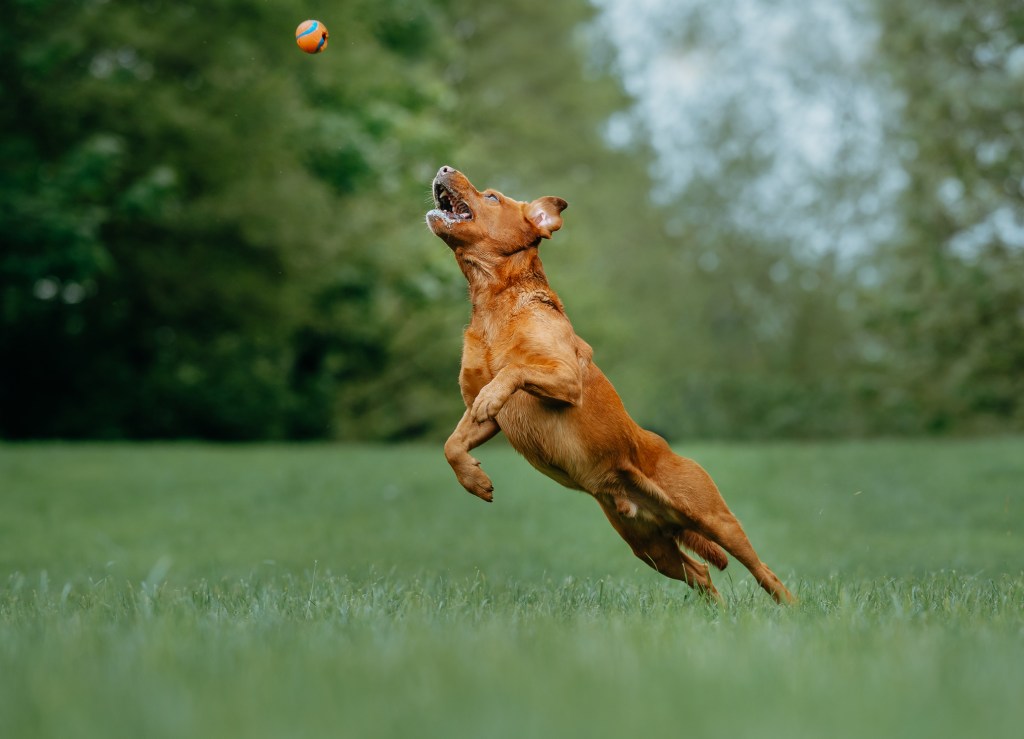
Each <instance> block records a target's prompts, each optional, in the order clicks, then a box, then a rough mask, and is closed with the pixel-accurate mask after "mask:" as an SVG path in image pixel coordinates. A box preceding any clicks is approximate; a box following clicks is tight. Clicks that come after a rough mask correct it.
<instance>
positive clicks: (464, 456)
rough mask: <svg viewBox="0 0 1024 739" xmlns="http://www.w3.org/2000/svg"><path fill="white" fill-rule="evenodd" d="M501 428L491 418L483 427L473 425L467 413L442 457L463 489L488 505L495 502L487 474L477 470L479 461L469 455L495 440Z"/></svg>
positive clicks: (445, 445) (448, 442) (478, 424)
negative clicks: (490, 440) (492, 439)
mask: <svg viewBox="0 0 1024 739" xmlns="http://www.w3.org/2000/svg"><path fill="white" fill-rule="evenodd" d="M500 430H501V428H500V427H499V426H498V422H497V421H495V420H494V419H493V418H492V419H489V420H487V421H484V422H483V423H477V422H476V421H474V420H473V419H472V418H471V417H470V414H469V411H468V410H467V411H466V412H465V413H464V414H463V415H462V420H461V421H459V424H458V425H457V426H456V427H455V430H454V431H452V434H451V436H449V437H448V441H446V442H445V443H444V456H445V459H447V460H448V464H450V465H451V466H452V470H454V472H455V477H456V478H457V479H458V481H459V483H460V484H461V485H462V487H464V488H466V490H468V491H469V492H471V493H472V494H473V495H475V496H476V497H478V498H482V499H483V500H486V501H487V502H488V503H490V502H491V501H493V500H494V485H493V484H492V483H491V478H489V477H488V476H487V473H486V472H484V471H483V470H482V469H480V462H479V460H477V459H475V458H474V457H473V455H471V454H470V453H469V451H470V450H471V449H476V448H477V447H478V446H480V445H481V444H483V443H484V442H485V441H487V440H489V439H491V438H493V437H494V435H495V434H497V433H498V432H499V431H500Z"/></svg>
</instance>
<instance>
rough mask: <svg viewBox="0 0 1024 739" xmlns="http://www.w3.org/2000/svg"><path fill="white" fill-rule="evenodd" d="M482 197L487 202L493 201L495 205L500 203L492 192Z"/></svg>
mask: <svg viewBox="0 0 1024 739" xmlns="http://www.w3.org/2000/svg"><path fill="white" fill-rule="evenodd" d="M484 197H485V198H487V199H488V200H493V201H494V202H495V203H500V202H501V201H500V200H498V196H497V195H495V194H494V193H493V192H489V193H487V194H486V195H484Z"/></svg>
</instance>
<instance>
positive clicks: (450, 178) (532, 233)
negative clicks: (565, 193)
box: [427, 166, 568, 254]
mask: <svg viewBox="0 0 1024 739" xmlns="http://www.w3.org/2000/svg"><path fill="white" fill-rule="evenodd" d="M433 193H434V206H435V207H434V209H433V210H431V211H430V212H428V213H427V225H428V226H430V230H431V231H433V232H434V233H435V234H437V235H438V236H440V237H441V238H442V239H443V240H444V241H445V243H446V244H448V246H450V247H451V248H452V249H457V248H459V247H468V246H472V247H481V248H486V249H489V250H494V251H496V252H497V253H499V254H512V253H514V252H517V251H520V250H522V249H525V248H526V247H528V246H532V245H534V244H536V243H537V242H539V241H540V240H541V239H550V238H551V234H552V233H554V232H555V231H557V230H558V229H560V228H561V227H562V215H561V213H562V211H563V210H565V208H566V206H567V205H568V203H566V202H565V201H564V200H562V199H561V198H554V197H543V198H538V199H536V200H534V201H533V202H531V203H524V202H521V201H519V200H513V199H512V198H510V197H506V196H505V195H502V194H501V193H500V192H498V191H497V190H484V191H483V192H481V191H479V190H477V189H476V188H475V187H473V183H471V182H470V181H469V180H468V179H467V178H466V176H465V175H464V174H462V172H459V171H458V170H457V169H452V168H451V167H447V166H445V167H441V169H439V170H438V172H437V176H436V177H435V178H434V183H433Z"/></svg>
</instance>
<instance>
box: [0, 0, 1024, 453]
mask: <svg viewBox="0 0 1024 739" xmlns="http://www.w3.org/2000/svg"><path fill="white" fill-rule="evenodd" d="M607 4H608V3H607V2H603V3H601V5H607ZM690 5H694V3H690ZM0 7H2V11H3V18H4V22H3V24H2V28H0V69H2V70H3V73H2V77H0V131H2V133H0V234H2V242H3V245H2V251H0V356H2V357H3V360H2V362H0V435H3V436H4V437H7V438H33V437H65V438H168V437H175V438H176V437H195V438H213V439H286V438H287V439H303V438H324V437H329V438H341V439H385V440H400V439H409V438H415V437H422V436H429V437H432V438H436V437H438V436H439V435H442V434H444V432H445V430H446V429H447V428H448V427H450V426H451V425H452V424H453V423H454V421H455V419H456V418H457V417H458V414H459V402H460V400H459V396H458V393H457V392H456V391H455V387H454V382H455V377H456V372H457V361H458V345H459V340H460V330H461V327H462V325H463V324H464V323H465V321H466V313H467V306H466V304H465V297H464V287H463V285H462V278H461V275H460V274H459V273H458V271H457V269H456V268H455V266H454V264H453V263H452V261H451V257H450V255H449V254H448V252H447V250H446V249H445V248H444V246H443V244H441V242H439V241H438V240H436V239H435V238H433V237H432V236H431V235H430V234H429V233H427V231H426V229H425V228H424V226H423V212H424V211H425V210H426V208H427V199H428V183H429V180H430V178H431V176H432V174H433V172H434V171H436V168H437V167H438V166H439V165H440V164H442V163H449V164H452V165H455V166H458V167H459V168H461V169H463V170H464V171H466V172H467V173H469V175H470V176H471V177H472V178H473V179H474V181H476V182H477V183H478V184H481V185H482V184H483V183H486V184H487V185H491V186H495V187H498V188H500V189H503V190H505V191H507V192H508V193H509V194H511V195H513V196H517V197H520V198H529V197H534V196H537V195H541V194H557V195H560V196H562V197H565V198H566V199H567V200H568V201H569V202H570V204H571V207H570V210H569V211H567V214H566V219H567V220H566V228H565V229H564V230H563V231H562V232H560V233H559V234H558V235H557V237H556V238H555V239H554V240H553V241H552V242H551V243H550V244H545V249H544V252H545V259H546V264H547V268H548V272H549V276H550V277H551V279H552V281H553V283H554V285H555V287H556V288H557V289H558V290H559V291H560V293H561V294H562V297H563V298H564V300H565V302H566V303H567V306H568V308H569V311H570V315H571V317H572V318H573V320H574V322H575V324H576V326H577V329H578V330H579V331H580V332H581V333H582V334H583V335H584V336H585V337H587V338H588V340H589V341H590V342H591V343H593V344H594V345H595V347H596V350H597V359H598V361H599V363H600V364H601V365H602V367H603V368H604V369H605V370H606V372H607V373H608V374H609V375H610V376H611V378H612V379H613V381H614V382H616V384H617V386H618V387H619V389H620V391H621V392H622V394H623V395H624V397H625V399H626V402H627V405H628V406H629V407H630V409H631V410H632V411H633V412H634V414H635V415H636V416H637V417H638V420H640V421H641V422H642V423H644V424H647V425H650V426H653V427H655V428H657V429H658V430H659V431H661V432H662V433H665V434H667V435H669V436H670V437H675V438H681V437H705V438H706V437H716V436H718V437H734V438H735V437H769V436H771V437H778V436H801V437H810V436H843V435H845V436H849V435H857V436H864V435H872V434H879V433H888V434H892V433H921V432H956V433H971V432H992V431H1000V430H1020V429H1021V428H1024V406H1022V401H1021V399H1022V398H1024V247H1022V245H1021V244H1020V243H1018V241H1020V239H1019V234H1020V229H1021V221H1022V210H1024V204H1022V198H1024V195H1022V187H1024V186H1022V185H1021V182H1022V177H1024V116H1022V114H1021V111H1020V99H1021V93H1022V84H1024V82H1022V80H1024V52H1022V51H1021V49H1022V48H1024V46H1022V44H1024V10H1022V8H1021V5H1020V4H1019V3H1007V2H1004V1H1001V0H979V2H974V3H970V4H963V3H952V2H946V3H932V4H929V5H928V6H927V7H925V6H922V5H920V4H919V3H918V4H915V3H911V2H909V1H907V2H904V1H902V0H900V1H899V2H878V3H871V4H869V5H868V6H865V7H864V8H862V9H861V11H860V12H862V13H863V14H864V15H866V16H867V17H868V21H869V22H870V23H871V24H874V27H876V28H877V37H871V38H869V39H868V40H867V41H866V42H865V43H870V44H871V45H872V48H870V49H868V50H867V51H866V53H865V54H864V56H865V58H866V59H868V60H869V61H868V62H866V63H864V64H862V65H860V66H859V67H858V68H857V70H856V74H857V75H858V79H859V80H860V81H861V83H864V84H869V85H871V86H873V89H877V90H878V91H879V92H878V95H879V99H880V100H883V101H884V103H885V104H884V110H883V112H884V121H885V127H884V129H885V141H884V151H885V152H886V162H887V164H888V165H890V166H896V167H897V168H898V170H899V171H900V172H901V173H902V177H903V178H904V180H905V186H904V187H903V188H902V189H900V190H899V193H898V195H897V196H894V200H895V202H893V203H889V204H887V207H888V206H891V207H892V208H893V209H894V211H895V213H896V217H895V224H896V226H895V228H893V229H890V230H888V231H883V232H882V235H881V236H878V237H877V238H875V239H874V240H873V241H872V242H871V243H870V244H868V245H867V248H866V249H863V250H861V251H858V252H856V253H854V254H850V255H845V256H843V255H842V254H841V253H840V252H837V251H830V250H825V251H819V252H813V251H808V249H806V248H805V247H806V245H805V244H801V243H797V242H794V241H792V240H788V239H780V238H779V237H778V236H777V235H773V234H772V233H771V232H770V231H768V230H764V231H761V230H758V229H757V228H754V229H751V228H738V227H737V226H736V224H735V222H734V220H731V219H730V217H729V214H730V209H731V208H732V209H735V206H736V204H737V203H739V202H742V201H741V200H739V194H740V193H742V192H743V191H744V187H745V184H746V183H748V182H749V181H750V180H751V178H753V177H756V176H759V175H760V174H763V173H765V172H769V171H771V167H772V164H773V161H774V159H777V158H778V157H779V156H781V155H780V154H779V153H778V152H774V151H773V150H771V149H765V147H764V146H760V145H759V144H758V141H759V138H760V137H761V134H762V133H763V132H759V131H758V130H757V128H756V126H752V125H751V124H750V122H749V121H744V120H742V118H741V117H739V116H736V117H735V118H734V119H733V120H732V121H730V122H729V125H725V126H722V127H720V128H717V129H715V131H713V135H711V134H709V137H708V138H707V140H705V141H703V142H702V146H703V147H704V148H705V149H706V150H707V151H709V152H712V153H713V154H714V155H715V156H719V157H720V158H721V160H722V161H723V162H726V163H727V165H728V166H723V167H722V168H721V170H720V171H719V173H718V175H717V176H716V177H714V178H704V179H696V180H694V181H693V182H692V183H691V184H690V185H689V186H688V187H687V188H686V190H685V191H683V192H681V193H678V194H676V195H674V196H672V197H668V198H665V197H662V198H658V197H655V198H653V199H652V198H651V197H650V195H651V193H652V191H655V195H657V183H656V180H653V179H652V177H651V172H652V171H653V170H654V168H655V165H656V164H657V162H656V161H655V159H654V154H653V153H652V151H651V149H650V147H649V146H648V145H647V144H646V143H645V140H644V138H643V136H638V137H635V138H634V139H633V140H632V142H631V143H629V144H627V145H619V146H615V147H611V146H609V144H608V138H607V136H606V132H607V130H608V124H609V121H610V120H611V119H612V117H613V116H615V115H617V114H621V113H622V112H623V111H628V110H629V109H630V106H631V104H632V100H631V98H630V97H629V96H628V95H627V94H626V93H625V92H624V87H623V84H622V82H621V80H620V79H619V77H618V76H617V62H616V52H615V49H614V48H613V46H612V45H611V43H610V42H609V40H608V39H607V38H605V37H604V36H603V35H602V32H601V26H600V25H599V24H597V23H595V19H596V13H597V12H598V10H597V9H596V8H595V7H593V6H591V5H590V4H589V3H587V2H585V1H584V0H566V1H565V2H559V3H550V2H542V1H541V0H517V1H516V2H504V3H486V4H481V3H472V2H468V1H466V0H415V1H413V0H348V1H347V2H342V3H334V4H332V5H331V6H330V7H329V8H327V7H325V8H323V12H322V16H323V18H322V19H323V20H324V21H325V22H326V23H327V25H328V27H329V28H330V29H331V34H332V35H331V41H330V45H329V48H328V51H327V52H326V53H324V54H321V55H319V56H316V57H308V56H306V55H304V54H302V53H300V52H299V51H298V50H297V49H296V48H295V46H294V45H293V43H292V41H291V35H290V34H291V29H292V28H293V27H294V26H295V25H296V24H297V22H298V21H299V20H301V19H302V18H305V17H307V16H308V15H310V14H311V13H312V12H313V11H312V10H311V8H310V7H309V6H308V5H307V4H303V3H298V2H293V1H291V0H283V1H282V2H274V3H268V2H259V1H258V0H212V1H211V2H206V3H202V4H198V3H191V2H161V1H160V0H151V1H148V2H142V3H117V2H101V1H100V0H74V1H72V0H4V2H3V3H2V6H0ZM709 12H710V11H709ZM808 17H811V16H808ZM693 18H694V20H693V23H694V25H693V28H694V29H697V31H699V32H700V33H703V32H704V31H703V30H702V27H701V26H700V25H699V24H698V21H700V20H701V16H699V15H695V16H694V17H693ZM683 31H685V29H683ZM698 35H700V34H699V33H696V35H695V34H694V33H690V34H689V35H688V34H687V33H686V32H680V33H679V38H678V40H677V43H678V47H679V49H680V50H681V52H685V51H686V50H687V49H688V48H691V47H693V46H695V45H696V44H698V43H699V39H698V38H697V37H696V36H698ZM815 36H816V35H815V33H814V29H813V28H810V29H808V30H807V31H806V32H805V33H803V35H802V36H801V39H802V41H801V44H797V45H794V48H798V47H800V48H802V46H801V45H802V44H806V45H807V48H808V49H809V53H808V54H809V55H808V57H807V61H806V63H805V64H804V67H803V68H802V69H801V74H802V75H804V76H806V78H807V79H808V80H809V81H812V82H813V80H814V78H815V75H824V74H826V73H827V72H828V71H829V70H830V69H831V67H832V66H834V62H835V61H836V60H835V59H833V58H831V57H830V56H829V49H827V48H822V47H821V45H820V42H818V43H817V45H815V44H816V42H815ZM723 44H724V46H723V50H722V53H728V44H727V39H726V42H723ZM865 80H866V81H867V82H866V83H865V82H864V81H865ZM822 84H823V83H822ZM834 94H835V95H837V96H841V95H842V94H843V89H842V88H837V89H836V90H834ZM700 113H701V111H699V110H698V111H693V115H694V116H699V115H700ZM856 157H857V153H856V152H849V153H848V156H847V157H846V159H845V160H843V161H846V162H847V163H849V162H856V161H857V160H856ZM849 166H850V167H851V169H850V170H849V172H848V171H847V165H846V164H844V165H842V166H841V167H838V168H837V171H836V173H835V177H831V178H828V179H827V180H826V181H823V182H821V183H816V185H817V190H816V191H815V192H816V193H817V200H816V201H815V203H814V205H813V207H814V209H815V211H816V212H817V213H818V216H819V217H820V218H823V219H824V220H826V221H828V220H830V219H834V220H835V222H836V223H841V222H842V218H841V213H842V205H843V203H846V202H849V201H851V200H852V201H854V202H856V201H857V200H858V198H859V197H861V196H862V195H867V196H871V194H872V193H873V192H874V190H873V189H872V188H874V187H875V186H876V185H877V183H876V182H875V180H873V179H872V178H871V177H870V176H866V177H861V178H860V179H858V178H857V177H855V176H854V175H853V174H850V172H853V171H854V170H855V169H856V167H853V166H852V165H849ZM866 218H868V219H869V220H870V218H871V216H870V215H869V216H867V217H866ZM1015 229H1016V230H1015Z"/></svg>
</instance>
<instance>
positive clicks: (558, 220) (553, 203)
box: [526, 195, 569, 239]
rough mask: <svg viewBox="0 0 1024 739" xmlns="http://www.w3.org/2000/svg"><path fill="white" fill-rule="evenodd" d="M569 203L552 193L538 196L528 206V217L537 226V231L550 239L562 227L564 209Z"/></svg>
mask: <svg viewBox="0 0 1024 739" xmlns="http://www.w3.org/2000/svg"><path fill="white" fill-rule="evenodd" d="M568 206H569V204H568V203H567V202H565V201H564V200H562V199H561V198H555V197H552V196H550V195H548V196H547V197H543V198H537V199H536V200H534V201H533V202H532V203H530V204H529V205H528V206H526V218H527V220H529V221H530V223H532V224H533V225H534V227H536V229H537V233H539V234H540V235H541V236H543V237H544V238H545V239H550V238H551V234H553V233H554V232H555V231H557V230H558V229H560V228H561V227H562V215H561V213H562V211H563V210H565V209H566V208H567V207H568Z"/></svg>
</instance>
